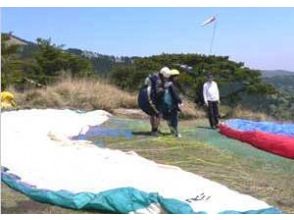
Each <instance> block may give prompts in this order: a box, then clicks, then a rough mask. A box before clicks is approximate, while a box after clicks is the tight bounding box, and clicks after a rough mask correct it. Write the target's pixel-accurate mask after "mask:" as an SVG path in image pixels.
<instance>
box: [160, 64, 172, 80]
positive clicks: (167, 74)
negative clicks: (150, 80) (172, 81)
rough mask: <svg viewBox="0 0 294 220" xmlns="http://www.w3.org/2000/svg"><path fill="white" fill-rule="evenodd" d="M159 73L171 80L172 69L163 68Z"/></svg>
mask: <svg viewBox="0 0 294 220" xmlns="http://www.w3.org/2000/svg"><path fill="white" fill-rule="evenodd" d="M159 73H160V74H162V75H163V77H165V78H169V77H170V69H169V68H168V67H166V66H165V67H163V68H161V70H160V72H159Z"/></svg>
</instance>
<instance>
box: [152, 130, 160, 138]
mask: <svg viewBox="0 0 294 220" xmlns="http://www.w3.org/2000/svg"><path fill="white" fill-rule="evenodd" d="M151 136H153V137H158V136H159V132H158V131H151Z"/></svg>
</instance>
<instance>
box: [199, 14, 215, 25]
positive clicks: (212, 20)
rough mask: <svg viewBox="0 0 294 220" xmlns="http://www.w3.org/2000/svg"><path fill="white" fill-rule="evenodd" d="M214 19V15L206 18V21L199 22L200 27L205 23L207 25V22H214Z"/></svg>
mask: <svg viewBox="0 0 294 220" xmlns="http://www.w3.org/2000/svg"><path fill="white" fill-rule="evenodd" d="M215 20H216V17H215V16H212V17H210V18H208V19H207V20H206V21H204V22H203V23H202V24H201V26H202V27H203V26H206V25H208V24H210V23H212V22H214V21H215Z"/></svg>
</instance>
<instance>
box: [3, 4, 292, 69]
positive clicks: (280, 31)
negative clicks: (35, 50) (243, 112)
mask: <svg viewBox="0 0 294 220" xmlns="http://www.w3.org/2000/svg"><path fill="white" fill-rule="evenodd" d="M211 15H217V26H216V35H215V40H214V44H213V51H212V53H213V54H215V55H227V56H230V59H232V60H236V61H242V62H245V65H246V66H249V67H252V68H257V69H285V70H292V71H294V61H293V60H294V8H2V11H1V16H2V18H1V26H2V32H8V31H13V33H14V34H15V35H17V36H19V37H21V38H24V39H27V40H30V41H35V40H36V38H38V37H42V38H49V37H51V39H52V41H53V42H54V43H56V44H65V46H66V48H69V47H74V48H80V49H86V50H91V51H96V52H99V53H102V54H108V55H117V56H120V55H127V56H135V55H136V56H148V55H154V54H161V53H163V52H164V53H201V54H208V53H209V44H210V40H211V36H212V30H213V25H208V26H206V27H201V26H200V24H201V23H202V22H203V21H204V20H205V19H207V18H208V17H210V16H211Z"/></svg>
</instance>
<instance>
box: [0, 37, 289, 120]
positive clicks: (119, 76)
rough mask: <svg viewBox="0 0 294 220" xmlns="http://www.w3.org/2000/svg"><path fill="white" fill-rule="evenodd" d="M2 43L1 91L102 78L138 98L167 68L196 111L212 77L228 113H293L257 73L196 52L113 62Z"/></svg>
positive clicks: (55, 48)
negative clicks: (240, 109) (210, 75)
mask: <svg viewBox="0 0 294 220" xmlns="http://www.w3.org/2000/svg"><path fill="white" fill-rule="evenodd" d="M2 36H3V34H2ZM3 37H5V36H3ZM6 37H7V36H6ZM13 38H14V39H17V40H19V41H20V40H21V42H27V41H25V40H22V39H21V38H18V37H15V36H14V37H13ZM8 42H9V41H8ZM4 43H5V42H3V40H2V44H3V45H2V57H3V58H4V59H6V60H7V62H6V63H5V65H3V66H2V68H1V70H2V76H1V79H2V81H1V84H2V88H6V87H9V86H11V87H14V89H16V90H18V91H20V92H23V91H24V90H26V89H32V87H33V88H34V87H36V86H38V87H40V86H44V87H46V86H50V85H52V84H54V83H56V82H58V81H60V80H62V79H63V78H81V79H82V78H103V79H107V81H108V82H109V83H110V84H113V85H115V86H117V87H119V88H120V89H122V90H127V91H129V92H132V93H137V92H138V89H139V88H140V87H141V85H142V83H143V82H144V79H145V78H146V76H148V75H149V74H150V73H154V72H157V71H158V70H159V69H160V68H162V67H163V66H168V67H170V68H176V69H179V70H180V72H181V75H180V77H179V80H178V86H179V90H180V92H181V93H182V95H183V96H184V97H185V98H186V99H188V100H189V101H190V102H196V103H197V105H198V106H197V107H200V106H201V105H203V98H202V85H203V83H204V82H205V80H206V75H207V73H209V72H212V73H213V74H214V77H215V80H216V81H217V82H218V85H219V88H220V91H221V101H222V105H224V106H227V107H229V108H236V107H237V106H239V105H241V107H244V108H246V109H249V110H251V111H255V112H261V113H266V114H269V115H270V116H273V117H275V118H276V119H279V120H291V119H292V118H293V117H292V113H289V111H288V110H289V109H292V108H293V106H292V105H291V102H292V101H291V97H288V96H287V97H283V98H282V99H281V98H280V96H279V95H278V91H277V90H278V89H275V87H274V86H275V85H273V83H271V82H268V81H266V80H263V78H262V74H261V72H260V71H258V70H253V69H250V68H248V67H246V66H244V63H242V62H235V61H233V60H231V59H230V57H228V56H206V55H202V54H197V53H195V54H161V55H154V56H149V57H115V56H111V55H103V54H100V53H98V52H92V51H85V50H80V49H77V48H69V49H64V46H60V45H56V44H54V43H53V42H51V40H50V39H48V40H45V39H37V40H36V43H31V42H29V43H27V44H26V45H18V46H17V47H14V48H9V45H6V46H5V45H4ZM7 47H8V48H7ZM5 48H6V49H5ZM12 49H13V50H12ZM31 82H32V83H31Z"/></svg>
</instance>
